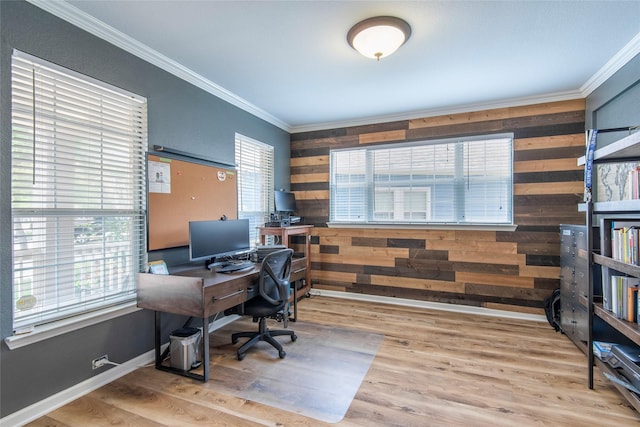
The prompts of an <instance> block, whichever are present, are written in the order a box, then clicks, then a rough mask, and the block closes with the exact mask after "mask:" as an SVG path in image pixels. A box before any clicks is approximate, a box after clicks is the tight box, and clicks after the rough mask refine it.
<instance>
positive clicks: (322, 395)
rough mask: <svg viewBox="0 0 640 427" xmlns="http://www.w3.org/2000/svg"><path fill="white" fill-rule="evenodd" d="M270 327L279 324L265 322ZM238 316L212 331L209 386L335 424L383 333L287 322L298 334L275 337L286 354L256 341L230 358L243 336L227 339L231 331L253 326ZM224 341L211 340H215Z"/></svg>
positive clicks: (279, 327)
mask: <svg viewBox="0 0 640 427" xmlns="http://www.w3.org/2000/svg"><path fill="white" fill-rule="evenodd" d="M270 326H271V327H272V328H273V329H281V328H282V324H281V323H276V322H273V321H270ZM257 327H258V326H257V324H256V323H252V322H251V320H250V319H248V318H243V319H240V320H238V321H235V322H233V323H231V324H229V325H226V326H224V327H222V328H221V329H219V330H217V331H215V332H213V333H212V336H211V340H210V342H211V343H214V344H213V345H212V348H211V357H210V368H211V378H210V380H209V385H210V387H211V388H214V389H218V390H219V391H221V392H223V393H228V394H231V395H233V396H236V397H240V398H242V399H248V400H252V401H254V402H259V403H262V404H265V405H268V406H272V407H275V408H279V409H283V410H286V411H290V412H294V413H298V414H301V415H304V416H307V417H310V418H314V419H317V420H320V421H324V422H328V423H335V422H338V421H340V420H342V418H343V417H344V415H345V414H346V412H347V410H348V409H349V406H350V405H351V402H352V400H353V398H354V396H355V395H356V393H357V392H358V389H359V388H360V384H361V383H362V380H363V379H364V377H365V375H366V374H367V371H368V370H369V367H370V365H371V362H372V361H373V359H374V357H375V355H376V353H377V351H378V348H379V347H380V344H381V343H382V340H383V338H384V336H383V335H380V334H374V333H368V332H363V331H358V330H352V329H345V328H337V327H333V326H324V325H317V324H312V323H305V322H301V321H298V322H291V323H289V329H293V330H294V331H295V333H296V335H297V336H298V339H297V341H295V342H292V341H291V339H290V338H289V337H287V336H282V337H276V339H277V340H278V341H279V342H280V343H281V344H282V347H283V348H284V350H285V351H286V353H287V355H286V357H285V358H284V359H280V358H279V357H278V351H277V350H276V349H275V348H273V347H271V345H269V344H268V343H265V342H259V343H257V344H256V345H255V346H253V347H252V348H251V349H249V350H248V351H247V353H246V357H245V359H244V360H242V361H238V360H236V351H237V349H238V348H239V347H240V346H241V345H242V344H243V343H244V342H245V341H246V339H240V340H239V341H238V343H237V344H235V345H233V344H231V334H232V333H234V332H240V331H251V330H254V329H255V330H257ZM225 342H226V343H228V344H217V343H225Z"/></svg>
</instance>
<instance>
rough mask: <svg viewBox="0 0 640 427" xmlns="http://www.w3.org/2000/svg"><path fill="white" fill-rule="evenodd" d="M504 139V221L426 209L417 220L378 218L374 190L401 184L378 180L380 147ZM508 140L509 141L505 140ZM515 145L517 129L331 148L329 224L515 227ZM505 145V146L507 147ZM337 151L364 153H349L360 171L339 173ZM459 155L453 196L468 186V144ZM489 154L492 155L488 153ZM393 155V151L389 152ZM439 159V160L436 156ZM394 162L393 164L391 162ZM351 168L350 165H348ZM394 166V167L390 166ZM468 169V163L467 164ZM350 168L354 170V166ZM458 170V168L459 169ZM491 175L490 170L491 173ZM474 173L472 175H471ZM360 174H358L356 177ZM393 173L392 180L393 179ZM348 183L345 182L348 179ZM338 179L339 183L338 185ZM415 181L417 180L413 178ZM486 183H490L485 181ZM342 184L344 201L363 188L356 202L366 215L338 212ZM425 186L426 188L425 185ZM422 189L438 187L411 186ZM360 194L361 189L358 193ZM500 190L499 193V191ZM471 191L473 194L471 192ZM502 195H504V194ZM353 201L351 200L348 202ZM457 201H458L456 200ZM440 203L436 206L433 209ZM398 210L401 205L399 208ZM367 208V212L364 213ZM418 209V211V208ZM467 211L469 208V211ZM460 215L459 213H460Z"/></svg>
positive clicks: (501, 180) (390, 148)
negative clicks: (437, 215)
mask: <svg viewBox="0 0 640 427" xmlns="http://www.w3.org/2000/svg"><path fill="white" fill-rule="evenodd" d="M493 140H496V141H503V142H502V144H504V143H505V142H506V143H508V148H507V149H508V152H504V153H503V155H504V157H503V158H502V160H501V163H502V164H501V166H502V167H504V168H506V169H507V170H508V176H507V174H506V173H505V174H504V176H501V177H499V179H498V180H497V181H496V182H498V183H499V185H501V187H500V190H501V191H500V192H501V193H504V192H506V193H507V194H506V196H507V198H506V203H502V202H501V204H500V209H503V208H504V209H507V210H505V212H504V214H505V215H506V217H505V218H504V220H500V221H496V220H493V221H477V220H471V221H451V220H449V221H447V220H437V219H436V220H433V219H430V215H431V213H432V212H433V211H432V212H426V215H425V217H426V219H425V220H415V219H405V218H402V219H398V220H380V219H375V217H374V213H375V212H376V211H375V207H374V202H372V194H376V192H377V191H379V190H384V189H387V190H389V191H391V192H393V191H394V188H395V189H397V188H399V187H397V186H396V187H394V186H393V185H389V186H388V187H384V186H383V185H381V184H380V183H379V182H377V178H378V176H377V175H376V174H375V168H376V165H375V163H374V160H373V159H374V157H375V156H374V154H375V152H376V151H378V150H387V151H388V152H389V153H394V152H396V151H395V150H398V151H399V150H403V149H412V148H416V147H417V148H420V147H431V146H438V145H441V146H444V145H452V144H453V145H454V146H455V144H458V146H459V147H464V144H467V143H469V144H479V143H482V142H487V141H493ZM504 140H506V141H504ZM513 147H514V135H513V133H499V134H488V135H472V136H466V137H459V138H444V139H434V140H421V141H410V142H401V143H394V144H378V145H370V146H365V147H350V148H340V149H334V150H331V151H330V155H329V157H330V165H329V169H330V172H329V175H330V176H329V181H330V182H329V187H330V189H329V199H330V200H329V203H330V213H329V215H330V217H329V222H328V223H327V225H328V226H329V227H342V228H344V227H365V228H367V227H378V228H454V229H492V230H513V229H515V227H516V225H515V223H514V209H513V198H514V184H513V181H514V165H513V149H514V148H513ZM503 149H504V148H503ZM337 153H351V154H352V155H354V156H357V155H358V153H360V156H361V158H360V159H358V158H357V157H356V160H351V159H352V157H349V160H348V161H347V163H348V164H349V165H352V164H356V165H357V167H356V169H357V171H359V172H360V173H359V174H358V173H349V172H345V173H344V174H342V175H343V176H341V177H339V178H338V177H337V176H338V173H337V172H336V170H337V168H339V167H343V168H344V166H336V163H337V161H336V159H337V156H338V155H339V154H337ZM457 153H458V154H457V156H458V158H457V159H456V163H455V165H458V166H457V167H456V166H455V165H454V172H453V173H452V174H451V175H449V178H446V177H445V178H443V179H448V180H450V181H451V186H452V187H453V188H454V189H456V190H457V191H458V193H457V195H456V196H453V197H463V198H464V197H465V196H466V194H465V191H464V189H461V188H462V186H463V185H464V183H465V181H464V180H465V179H466V177H467V176H466V175H464V168H463V167H462V166H463V163H462V162H464V161H465V160H464V159H465V155H464V148H463V149H462V151H460V150H458V152H457ZM487 156H488V155H487ZM389 157H391V154H389ZM468 158H470V157H466V159H467V160H466V161H467V162H468ZM434 162H435V160H434ZM391 166H393V164H391ZM346 169H348V170H349V166H347V167H346ZM390 169H391V167H390ZM467 169H468V167H467ZM350 170H354V169H353V168H352V169H350ZM456 171H458V172H456ZM459 171H461V172H462V173H463V176H462V177H460V176H458V177H456V174H458V173H460V172H459ZM488 175H490V174H488ZM469 176H471V175H469ZM353 177H357V178H353ZM339 179H342V180H343V183H340V182H339ZM392 179H393V177H392V176H391V175H390V178H389V182H392ZM347 180H348V183H347V184H345V182H347ZM354 181H355V183H354ZM336 182H337V185H336ZM411 182H413V181H411ZM485 185H486V184H485ZM338 187H341V188H342V189H343V190H345V191H347V190H348V191H349V192H350V194H349V195H348V196H347V199H342V200H341V201H343V205H344V204H345V203H344V200H351V197H354V196H353V194H354V193H356V192H357V191H358V190H359V191H360V199H359V200H356V201H357V202H358V203H356V204H357V205H358V206H359V211H356V215H357V214H358V212H359V213H360V214H361V216H363V218H358V217H356V218H355V219H354V218H353V217H352V216H353V215H354V214H353V209H352V206H350V207H349V209H350V213H349V214H347V216H348V218H347V219H345V217H344V216H343V217H342V218H340V217H338V216H336V211H337V204H338V203H339V200H340V199H339V198H338V197H337V188H338ZM421 187H422V188H421ZM409 188H413V189H418V190H424V189H425V188H426V189H427V192H428V194H430V192H432V191H434V190H433V188H435V187H434V186H433V185H426V186H425V185H421V184H420V183H419V181H416V184H415V186H413V187H411V186H410V187H409ZM356 194H357V193H356ZM496 194H498V193H496ZM470 195H471V194H469V196H470ZM501 197H502V196H501ZM348 204H349V205H351V204H350V203H348ZM431 204H432V200H431V199H430V198H429V197H428V200H427V206H430V205H431ZM456 204H457V205H464V202H463V203H456ZM454 205H455V204H454ZM435 208H436V207H435V206H434V207H433V209H435ZM396 210H397V208H396ZM363 212H364V213H363ZM414 213H415V212H414ZM465 214H466V212H465ZM458 215H459V213H458Z"/></svg>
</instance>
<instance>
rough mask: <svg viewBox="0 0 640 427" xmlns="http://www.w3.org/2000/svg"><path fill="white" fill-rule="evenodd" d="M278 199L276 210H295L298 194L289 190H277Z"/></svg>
mask: <svg viewBox="0 0 640 427" xmlns="http://www.w3.org/2000/svg"><path fill="white" fill-rule="evenodd" d="M274 196H275V201H276V212H288V213H291V212H295V211H296V196H295V195H294V194H293V193H289V192H288V191H281V190H276V191H274Z"/></svg>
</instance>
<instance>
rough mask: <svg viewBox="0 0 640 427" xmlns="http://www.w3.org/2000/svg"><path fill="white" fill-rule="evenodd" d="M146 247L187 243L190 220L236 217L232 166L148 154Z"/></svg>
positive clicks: (235, 181) (235, 193)
mask: <svg viewBox="0 0 640 427" xmlns="http://www.w3.org/2000/svg"><path fill="white" fill-rule="evenodd" d="M147 174H148V183H147V185H148V192H149V193H148V199H147V204H148V209H147V216H148V226H149V229H148V236H149V239H148V250H150V251H152V250H157V249H167V248H174V247H179V246H186V245H188V244H189V221H203V220H216V219H220V218H221V217H222V216H226V217H227V218H228V219H237V217H238V192H237V182H238V180H237V174H236V171H235V170H234V169H233V168H226V167H222V166H215V165H211V164H204V163H196V162H190V161H185V160H179V159H174V158H170V157H160V156H155V155H149V156H148V157H147Z"/></svg>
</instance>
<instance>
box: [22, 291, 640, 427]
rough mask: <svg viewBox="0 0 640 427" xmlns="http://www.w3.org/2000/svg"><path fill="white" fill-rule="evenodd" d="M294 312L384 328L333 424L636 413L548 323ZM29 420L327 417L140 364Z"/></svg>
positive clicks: (633, 419) (634, 421) (359, 308)
mask: <svg viewBox="0 0 640 427" xmlns="http://www.w3.org/2000/svg"><path fill="white" fill-rule="evenodd" d="M299 309H300V312H299V315H300V318H301V320H303V321H305V322H314V323H320V324H324V325H336V326H341V327H346V328H358V329H362V330H366V331H369V332H376V333H382V334H384V335H385V338H384V340H383V343H382V345H381V346H380V349H379V351H378V354H377V356H376V357H375V359H374V361H373V364H372V365H371V368H370V369H369V372H368V373H367V375H366V377H365V379H364V381H363V383H362V384H361V386H360V389H359V391H358V393H357V395H356V397H355V399H354V400H353V402H352V404H351V406H350V408H349V410H348V412H347V415H346V416H345V418H344V419H343V420H342V421H340V422H339V423H337V424H334V425H337V426H340V427H346V426H468V425H474V426H484V425H487V426H488V425H490V426H545V425H546V426H586V425H593V424H598V425H609V426H618V427H621V426H631V425H633V426H637V425H638V421H639V420H640V418H639V417H638V413H637V412H635V411H634V410H633V409H631V407H630V406H629V405H628V404H627V403H626V401H625V400H624V399H623V398H622V397H621V396H620V395H619V394H618V392H617V391H616V390H615V389H614V388H613V387H612V386H611V385H610V383H609V382H608V380H606V379H604V377H603V376H602V375H601V374H600V373H597V374H596V379H595V389H594V390H589V389H588V388H587V386H586V377H587V373H586V362H585V356H584V355H583V354H582V353H581V352H580V351H579V350H578V349H577V348H576V347H575V346H574V345H573V344H572V343H571V341H569V339H567V338H566V337H565V336H564V335H561V334H559V333H556V332H554V331H553V329H552V328H551V327H550V326H549V325H548V324H547V323H542V322H531V321H522V320H513V319H503V318H495V317H487V316H477V315H466V314H457V313H450V312H444V311H429V310H424V309H419V308H408V307H398V306H393V305H385V304H374V303H365V302H354V301H348V300H341V299H334V298H328V297H315V296H314V297H312V298H310V299H305V300H303V301H302V302H301V303H300V306H299ZM292 325H293V327H294V328H295V323H293V324H292ZM297 344H298V343H297ZM248 357H250V354H248V355H247V358H248ZM330 359H331V357H330V355H327V363H331V360H330ZM285 360H286V359H285ZM237 363H241V362H237ZM313 368H314V367H313V366H309V369H313ZM292 380H293V381H295V379H292ZM29 425H30V426H82V427H86V426H112V425H119V426H159V425H172V426H192V425H194V426H195V425H199V426H203V425H227V426H260V425H262V426H319V425H327V424H323V423H321V422H319V421H317V420H314V419H310V418H306V417H303V416H300V415H297V414H295V413H291V412H286V411H282V410H278V409H274V408H270V407H267V406H264V405H261V404H257V403H255V402H251V401H245V400H242V399H239V398H236V397H233V396H229V395H223V394H220V393H215V392H213V391H212V390H211V389H210V388H208V387H207V385H206V384H202V383H198V382H196V381H192V380H189V379H186V378H182V377H177V376H175V375H172V374H168V373H165V372H160V371H156V370H155V369H153V368H144V369H138V370H137V371H135V372H133V373H131V374H129V375H127V376H125V377H123V378H121V379H119V380H117V381H114V382H113V383H111V384H108V385H106V386H104V387H102V388H100V389H98V390H96V391H94V392H92V393H90V394H88V395H86V396H84V397H82V398H80V399H78V400H76V401H74V402H72V403H70V404H68V405H66V406H64V407H62V408H60V409H58V410H56V411H53V412H51V413H50V414H48V415H47V416H45V417H42V418H40V419H38V420H36V421H34V422H33V423H31V424H29Z"/></svg>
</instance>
